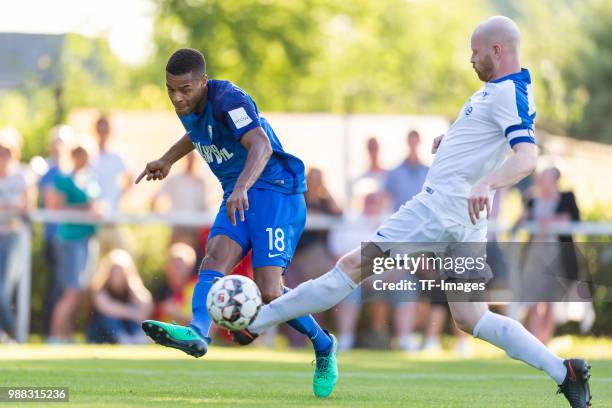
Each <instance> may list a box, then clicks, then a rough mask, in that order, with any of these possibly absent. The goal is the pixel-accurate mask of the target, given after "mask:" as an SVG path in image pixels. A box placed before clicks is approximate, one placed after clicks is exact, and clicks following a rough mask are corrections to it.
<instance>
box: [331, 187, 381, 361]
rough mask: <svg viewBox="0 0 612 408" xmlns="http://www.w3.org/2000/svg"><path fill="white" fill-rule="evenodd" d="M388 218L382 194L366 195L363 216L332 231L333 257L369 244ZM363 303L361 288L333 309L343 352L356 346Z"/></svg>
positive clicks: (378, 323) (348, 221) (339, 344)
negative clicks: (366, 243) (364, 243)
mask: <svg viewBox="0 0 612 408" xmlns="http://www.w3.org/2000/svg"><path fill="white" fill-rule="evenodd" d="M385 215H386V213H385V206H384V197H383V193H382V192H380V191H374V192H371V193H369V194H367V195H366V196H365V199H364V202H363V210H362V212H361V214H359V215H357V216H352V217H348V218H346V219H345V220H343V221H342V222H341V223H340V224H338V225H336V226H334V227H333V228H332V229H331V230H330V232H329V238H328V245H329V250H330V252H331V254H332V255H333V256H334V257H335V258H338V257H340V256H342V255H344V254H345V253H347V252H349V251H351V250H353V249H354V248H356V247H357V246H359V245H361V243H362V242H364V241H367V240H368V239H369V238H370V237H371V236H372V235H373V234H374V233H375V232H376V230H377V228H378V227H379V226H380V223H381V222H382V220H383V219H384V217H385ZM361 301H362V293H361V287H359V288H357V289H355V290H354V291H353V292H352V293H351V294H350V295H349V296H348V297H347V298H346V299H345V300H344V301H343V302H342V303H340V304H339V305H338V306H337V307H336V308H335V309H334V315H335V318H336V327H337V330H338V346H339V348H340V350H348V349H351V348H353V346H354V344H355V339H356V329H357V322H358V320H359V311H360V309H361ZM380 323H382V324H383V325H384V322H377V321H373V326H374V327H375V328H378V327H380V325H381V324H380Z"/></svg>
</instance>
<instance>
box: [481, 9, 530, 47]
mask: <svg viewBox="0 0 612 408" xmlns="http://www.w3.org/2000/svg"><path fill="white" fill-rule="evenodd" d="M474 37H480V38H481V39H482V41H484V42H486V43H488V44H490V45H493V44H500V45H502V46H503V47H504V48H505V51H508V52H518V50H519V49H520V46H521V33H520V32H519V29H518V27H517V25H516V23H515V22H514V21H512V20H511V19H509V18H508V17H504V16H493V17H489V18H487V19H486V20H485V21H483V22H482V23H480V24H479V25H478V27H476V29H475V30H474V34H472V38H474Z"/></svg>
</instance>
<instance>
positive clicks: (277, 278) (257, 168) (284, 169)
mask: <svg viewBox="0 0 612 408" xmlns="http://www.w3.org/2000/svg"><path fill="white" fill-rule="evenodd" d="M166 86H167V88H168V96H169V97H170V100H171V101H172V104H173V105H174V109H175V111H176V114H177V115H178V117H179V119H180V121H181V122H182V124H183V126H184V127H185V130H186V134H185V135H184V136H183V137H182V138H181V139H180V140H179V141H177V142H176V143H175V144H174V145H173V146H172V147H171V148H170V149H169V150H168V151H167V152H166V153H165V154H164V155H163V156H162V157H161V158H160V159H158V160H155V161H152V162H149V163H148V164H147V165H146V168H145V169H144V170H143V172H142V173H141V174H140V175H139V177H138V178H137V179H136V183H138V182H139V181H140V180H141V179H143V178H146V179H147V180H161V179H163V178H165V177H166V176H167V175H168V173H169V172H170V169H171V167H172V165H173V164H174V163H175V162H176V161H177V160H179V159H180V158H181V157H183V156H185V155H186V154H187V153H189V152H191V151H192V150H193V149H196V150H197V151H198V152H199V153H200V155H201V156H202V158H203V159H204V160H205V161H206V162H207V163H208V165H209V166H210V169H211V170H212V172H213V173H214V174H215V176H217V178H218V179H219V181H220V182H221V185H222V187H223V202H222V203H221V206H220V208H219V212H218V214H217V216H216V219H215V221H214V224H213V226H212V229H211V231H210V236H209V239H208V243H207V245H206V256H205V257H204V259H203V261H202V265H201V269H200V274H199V279H198V282H197V284H196V286H195V288H194V292H193V299H192V311H193V320H192V321H191V323H190V324H189V326H186V327H185V326H180V325H176V324H170V323H165V322H158V321H155V320H147V321H145V322H143V324H142V328H143V330H144V331H145V333H146V334H147V335H148V336H149V337H151V338H152V339H153V340H154V341H155V342H156V343H158V344H161V345H163V346H167V347H173V348H177V349H179V350H182V351H184V352H185V353H187V354H190V355H192V356H194V357H201V356H203V355H204V354H206V352H207V350H208V345H209V344H210V337H208V334H209V330H210V326H211V323H212V322H211V318H210V316H209V315H208V310H207V308H206V296H207V294H208V291H209V290H210V287H211V286H212V284H213V281H214V280H215V279H217V278H220V277H222V276H224V275H225V274H228V273H230V272H231V271H232V269H233V268H234V266H235V265H236V264H238V263H239V262H240V261H241V260H242V258H243V257H244V256H245V255H246V253H247V252H248V251H249V250H250V249H251V250H252V251H253V269H254V278H255V282H256V283H257V285H258V286H259V289H260V291H261V294H262V298H263V301H264V303H269V302H271V301H272V300H274V299H276V298H277V297H279V296H281V295H282V294H283V292H286V291H288V289H286V288H284V287H283V283H282V275H283V273H284V271H285V269H286V268H287V266H288V265H289V263H290V261H291V258H292V256H293V253H294V251H295V248H296V246H297V243H298V240H299V238H300V236H301V234H302V232H303V230H304V225H305V223H306V204H305V201H304V194H303V193H304V192H305V191H306V178H305V175H304V164H303V163H302V161H301V160H300V159H298V158H297V157H295V156H292V155H291V154H289V153H287V152H285V151H284V150H283V147H282V145H281V143H280V141H279V140H278V137H277V136H276V134H275V133H274V130H272V127H271V126H270V124H269V123H268V122H267V121H266V119H265V118H264V117H263V116H261V115H260V113H259V111H258V109H257V106H256V105H255V102H254V101H253V100H252V99H251V97H250V96H249V95H248V94H246V93H245V92H244V91H243V90H242V89H240V88H238V87H237V86H236V85H234V84H232V83H231V82H229V81H222V80H214V79H208V76H207V74H206V62H205V59H204V56H203V55H202V53H201V52H199V51H197V50H194V49H187V48H186V49H180V50H178V51H176V52H175V53H174V54H172V56H171V57H170V59H169V60H168V63H167V65H166ZM288 324H289V325H290V326H291V327H293V328H294V329H296V330H297V331H299V332H300V333H303V334H304V335H306V336H308V337H309V338H310V340H311V341H312V344H313V347H314V350H315V354H316V360H317V361H316V365H315V372H314V377H313V391H314V393H315V395H316V396H318V397H327V396H328V395H329V394H331V392H332V391H333V389H334V387H335V385H336V381H337V377H338V368H337V363H336V348H337V346H336V339H335V337H334V336H333V335H332V334H330V333H328V332H327V331H325V330H323V329H321V327H320V326H319V325H318V324H317V322H316V321H315V320H314V318H313V317H312V316H310V315H308V316H303V317H298V318H296V319H293V320H290V321H289V322H288ZM240 335H244V334H240V333H238V334H236V335H235V336H240ZM237 340H238V341H239V342H240V339H237ZM250 340H252V339H246V342H248V341H250Z"/></svg>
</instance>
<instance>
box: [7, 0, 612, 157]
mask: <svg viewBox="0 0 612 408" xmlns="http://www.w3.org/2000/svg"><path fill="white" fill-rule="evenodd" d="M156 5H157V15H156V17H155V19H156V20H155V31H154V43H155V51H154V52H153V55H152V56H151V58H149V59H148V60H147V61H146V62H145V63H144V64H143V65H141V66H136V67H134V66H129V65H125V64H123V63H121V62H120V61H119V60H118V59H117V58H116V57H115V56H114V55H113V54H112V52H111V51H110V48H109V47H108V44H107V41H106V40H105V39H103V38H94V39H92V38H86V37H82V36H79V35H75V34H67V35H66V36H65V46H64V47H63V55H62V58H61V66H60V67H59V69H60V71H61V83H60V84H57V86H48V85H47V86H41V85H40V84H37V83H36V80H35V79H33V78H32V79H29V80H26V81H24V83H23V85H22V87H21V88H20V89H18V90H12V91H9V92H3V93H2V94H0V125H4V124H8V123H10V124H13V125H15V126H16V127H17V128H18V129H19V130H20V131H21V132H22V133H23V134H24V137H25V139H26V143H25V151H24V158H25V159H28V158H29V157H31V156H32V155H34V154H41V153H43V151H44V149H45V147H46V143H43V140H42V139H41V137H42V136H41V135H46V134H47V133H48V132H47V130H48V129H49V128H50V127H51V126H52V125H53V124H55V123H58V122H60V121H62V120H64V119H65V116H66V114H67V112H70V110H71V109H73V108H80V107H95V108H99V109H101V110H110V109H111V108H112V109H170V104H169V102H168V100H167V97H166V95H165V89H164V66H165V63H166V60H167V58H168V56H169V55H170V54H171V53H172V52H173V51H174V50H176V49H177V48H181V47H186V46H189V47H194V48H198V49H200V50H202V51H203V52H204V54H205V55H206V57H207V61H208V66H209V70H208V72H209V76H210V77H212V78H222V79H229V80H231V81H233V82H235V83H237V84H238V85H239V86H241V87H243V88H245V89H246V90H247V91H248V92H249V93H251V94H252V96H253V97H254V99H255V100H256V102H257V103H258V105H259V107H260V109H262V110H264V111H283V112H290V111H300V112H337V113H343V112H373V113H399V114H441V115H444V116H447V117H448V118H449V119H452V118H454V116H455V115H456V112H457V111H458V109H459V107H460V106H461V105H462V104H463V103H464V101H465V98H466V97H467V96H468V95H470V94H471V92H473V91H474V90H475V89H476V88H478V87H479V82H478V79H477V78H476V76H475V75H474V73H473V71H472V68H471V65H470V63H469V58H470V43H469V40H470V34H471V32H472V30H473V28H474V27H475V25H476V24H477V23H478V22H479V21H480V20H481V19H483V18H485V17H486V16H489V15H493V14H505V15H508V16H510V17H512V18H514V19H515V20H516V21H517V23H518V24H519V26H520V28H521V30H522V34H523V58H524V62H523V64H524V65H525V66H527V67H529V68H530V69H531V71H532V75H533V77H534V86H535V91H536V98H537V103H538V124H539V126H540V127H542V128H544V129H546V130H548V131H551V132H554V133H559V134H567V135H568V136H571V137H575V138H582V139H591V140H598V141H605V142H612V115H610V114H609V112H611V111H612V106H611V105H612V98H610V96H609V95H610V94H611V93H612V2H610V1H605V0H560V1H557V0H542V1H537V2H534V1H529V0H517V1H510V0H468V1H462V2H439V1H430V0H422V1H418V0H412V1H410V0H378V1H376V2H372V1H369V0H352V1H329V0H302V1H297V2H287V1H282V0H262V1H258V2H253V1H250V0H233V1H231V2H228V1H222V0H156ZM57 101H60V102H61V103H60V104H59V105H58V104H57V103H55V102H57ZM58 106H59V107H58ZM50 107H53V109H50Z"/></svg>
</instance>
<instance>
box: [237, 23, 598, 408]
mask: <svg viewBox="0 0 612 408" xmlns="http://www.w3.org/2000/svg"><path fill="white" fill-rule="evenodd" d="M471 47H472V57H471V63H472V65H473V67H474V70H475V71H476V73H477V75H478V77H479V78H480V79H481V80H482V81H483V82H484V83H485V84H484V86H483V87H482V88H480V89H479V90H478V91H477V92H476V93H474V94H473V95H472V96H471V97H470V98H469V99H468V101H467V102H466V104H465V105H464V106H463V108H462V109H461V111H460V112H459V116H458V117H457V119H456V120H455V122H454V123H453V124H452V126H451V127H450V129H449V130H448V132H447V134H446V135H443V136H440V137H438V138H436V139H435V140H434V144H433V147H432V153H435V154H436V157H435V159H434V161H433V164H432V166H431V169H430V170H429V173H428V176H427V180H426V181H425V185H424V187H423V191H422V192H421V193H420V194H418V195H417V196H415V198H414V199H412V200H410V201H408V202H406V203H405V204H404V205H403V206H402V207H401V208H400V209H399V210H398V211H397V212H396V213H395V214H393V215H392V216H391V217H390V218H388V219H387V220H386V221H385V222H383V224H382V225H381V227H380V228H379V229H378V231H377V232H376V235H375V236H374V237H372V239H371V240H370V241H371V243H373V244H374V245H376V247H378V248H379V251H380V252H382V251H386V250H387V249H388V246H385V243H389V245H392V243H415V242H484V241H486V233H487V220H486V218H487V216H488V212H489V210H490V204H491V202H492V200H493V193H494V190H495V189H498V188H502V187H506V186H511V185H513V184H515V183H517V182H518V181H519V180H521V179H522V178H524V177H525V176H527V175H529V174H530V173H531V172H532V171H533V170H534V169H535V166H536V160H537V147H536V145H535V138H534V133H533V129H534V118H535V114H536V112H535V103H534V99H533V93H532V87H531V78H530V75H529V71H528V70H526V69H522V68H521V65H520V62H519V48H520V33H519V30H518V27H517V26H516V24H515V23H514V22H513V21H512V20H510V19H509V18H507V17H502V16H496V17H491V18H489V19H487V20H485V21H484V22H482V23H481V24H480V25H478V27H477V28H476V29H475V31H474V33H473V34H472V39H471ZM510 150H513V151H514V153H513V154H512V155H510V157H508V154H509V152H510ZM507 157H508V158H507ZM366 258H367V257H366ZM366 262H369V260H368V259H364V256H362V249H361V248H356V249H355V250H353V251H351V252H349V253H348V254H347V255H345V256H343V257H342V258H341V259H340V260H339V261H338V263H337V264H336V266H335V267H334V268H333V269H332V270H331V271H329V272H328V273H326V274H325V275H323V276H321V277H319V278H317V279H314V280H310V281H307V282H304V283H302V284H301V285H299V286H298V287H297V288H295V289H294V290H292V291H290V292H288V293H287V294H285V295H283V296H281V297H279V298H277V299H276V300H274V301H273V302H271V303H270V304H268V305H265V306H263V308H262V309H261V310H260V312H259V314H258V316H257V318H256V319H255V321H254V322H253V323H252V324H251V325H250V326H249V327H248V328H247V329H246V330H244V331H242V332H240V333H238V334H237V335H236V338H237V340H238V341H239V342H240V343H242V344H248V343H249V342H250V341H252V339H253V338H254V337H256V335H257V334H258V333H260V332H261V331H263V330H264V329H265V328H267V327H270V326H273V325H276V324H279V323H282V322H284V321H287V320H291V319H292V318H295V317H298V316H302V315H307V314H312V313H318V312H321V311H324V310H327V309H329V308H331V307H333V306H334V305H336V304H338V303H339V302H340V301H342V300H343V299H344V298H345V297H346V296H347V295H348V294H349V293H351V291H352V290H353V289H354V288H355V287H356V286H357V285H358V283H359V282H360V281H361V280H362V279H365V278H366V276H362V267H363V266H364V265H365V263H366ZM449 306H450V310H451V313H452V316H453V319H454V321H455V323H456V324H457V326H458V327H459V328H460V329H462V330H464V331H466V332H468V333H472V334H473V335H474V337H478V338H480V339H482V340H485V341H487V342H489V343H491V344H493V345H495V346H497V347H499V348H501V349H503V350H504V351H506V353H507V354H508V355H509V356H510V357H512V358H514V359H518V360H522V361H524V362H526V363H527V364H529V365H531V366H533V367H535V368H537V369H540V370H544V371H545V372H546V373H547V374H548V375H549V376H550V377H551V378H552V379H553V380H554V381H555V382H556V384H558V385H559V392H561V393H563V394H564V395H565V396H566V398H567V400H568V401H569V402H570V405H571V406H572V407H574V408H582V407H588V406H590V399H591V396H590V390H589V384H588V378H589V376H590V374H589V369H590V366H589V365H588V364H587V363H586V361H584V360H580V359H572V360H563V359H561V358H560V357H558V356H556V355H555V354H553V353H552V352H551V351H550V350H548V349H547V348H546V347H545V346H544V344H542V343H541V342H540V341H539V340H538V339H537V338H535V337H534V336H533V335H532V334H531V333H529V332H528V331H527V330H526V329H525V328H524V327H523V326H522V325H521V324H520V323H519V322H517V321H515V320H513V319H510V318H508V317H505V316H502V315H499V314H496V313H492V312H490V311H489V310H488V307H487V305H486V303H481V302H452V301H451V302H449ZM241 338H242V340H243V341H240V340H241Z"/></svg>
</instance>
